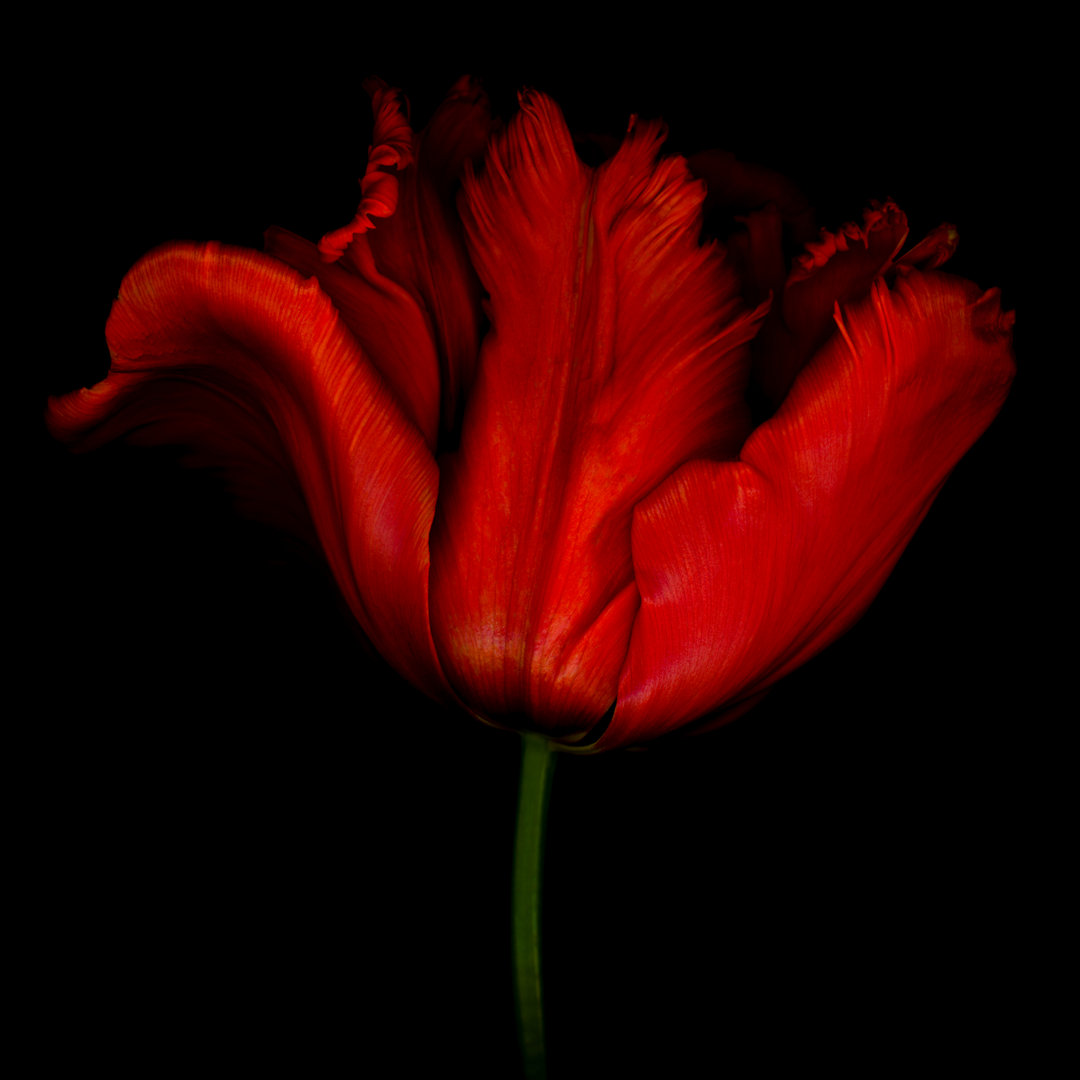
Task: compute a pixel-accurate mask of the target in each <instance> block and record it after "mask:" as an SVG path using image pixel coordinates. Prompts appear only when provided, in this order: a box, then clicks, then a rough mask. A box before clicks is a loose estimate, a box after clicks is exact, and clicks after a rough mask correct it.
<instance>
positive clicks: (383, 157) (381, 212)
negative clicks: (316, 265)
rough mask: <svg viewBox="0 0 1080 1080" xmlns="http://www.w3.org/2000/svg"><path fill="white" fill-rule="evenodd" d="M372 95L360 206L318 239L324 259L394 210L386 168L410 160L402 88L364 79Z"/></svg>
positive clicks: (394, 192) (394, 185)
mask: <svg viewBox="0 0 1080 1080" xmlns="http://www.w3.org/2000/svg"><path fill="white" fill-rule="evenodd" d="M363 85H364V89H365V90H366V91H367V92H368V93H369V94H370V95H371V109H372V112H373V113H374V115H375V130H374V134H373V136H372V144H371V148H370V149H369V151H368V160H367V167H366V168H365V170H364V175H363V176H362V177H361V178H360V192H361V198H360V205H359V206H358V207H357V208H356V214H355V216H354V217H353V219H352V221H350V222H349V223H348V225H343V226H342V227H341V228H340V229H334V230H333V231H332V232H328V233H327V234H326V235H325V236H324V237H323V238H322V239H321V240H320V241H319V255H320V257H321V258H322V260H323V262H336V261H337V260H338V259H340V258H341V256H342V255H344V254H345V251H346V249H347V248H348V246H349V244H351V243H352V241H353V239H354V237H356V236H357V235H358V234H360V233H365V232H367V231H368V230H369V229H374V228H375V222H374V221H372V218H388V217H390V216H391V215H392V214H393V213H394V211H395V210H396V209H397V204H398V194H399V185H398V180H397V177H396V176H394V175H393V173H391V172H388V171H387V170H389V169H393V170H395V171H400V170H401V169H405V168H407V167H408V166H409V165H411V164H412V163H413V130H412V126H411V125H410V123H409V102H408V99H407V98H406V97H405V95H404V94H403V93H402V92H401V90H399V89H397V87H393V86H388V85H387V84H386V83H385V82H383V80H382V79H376V78H371V79H365V80H364V84H363Z"/></svg>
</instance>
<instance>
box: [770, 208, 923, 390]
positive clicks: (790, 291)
mask: <svg viewBox="0 0 1080 1080" xmlns="http://www.w3.org/2000/svg"><path fill="white" fill-rule="evenodd" d="M907 234H908V225H907V218H906V216H905V215H904V213H903V211H902V210H901V209H900V207H898V206H897V205H896V204H895V203H893V202H886V203H883V204H873V205H871V207H870V208H869V209H868V210H867V211H866V212H865V214H864V215H863V223H862V224H861V225H857V224H855V223H854V222H849V223H848V224H847V225H844V226H843V227H842V228H840V229H838V230H837V231H836V232H835V233H831V232H827V231H825V230H822V232H821V236H820V238H819V239H818V240H817V241H815V242H813V243H810V244H807V245H806V251H805V252H804V253H803V254H802V255H800V256H799V257H798V258H797V259H796V260H795V265H794V266H793V267H792V270H791V273H790V274H789V275H788V278H787V281H786V283H785V284H784V285H783V287H782V289H781V291H780V293H779V294H778V296H777V298H776V301H775V302H774V304H773V310H772V312H771V313H770V317H769V318H768V319H767V320H766V322H765V325H764V326H763V327H762V329H761V334H760V336H759V337H758V340H757V341H756V342H755V343H754V366H755V370H756V372H757V376H758V379H759V380H760V383H761V386H762V388H763V389H764V391H765V393H766V395H767V396H768V397H769V399H770V400H771V401H773V402H774V403H777V402H779V401H781V400H782V399H783V397H784V394H786V393H787V391H788V388H789V387H790V386H791V383H792V381H793V380H794V378H795V376H796V375H797V374H798V373H799V372H800V371H801V370H802V368H803V367H804V365H805V364H806V363H807V361H809V359H810V357H811V356H813V355H814V353H815V352H816V351H817V350H818V349H819V348H820V347H821V346H822V345H823V344H824V343H825V340H826V339H827V338H828V337H829V335H830V334H831V333H832V332H833V309H834V307H835V305H836V304H837V303H840V304H847V303H850V302H851V301H853V300H856V299H858V298H860V297H863V296H865V295H866V294H867V292H869V290H870V283H871V282H872V281H873V280H874V278H875V277H876V276H877V275H878V274H881V273H884V272H885V270H887V269H888V268H889V267H890V266H892V264H893V260H894V259H895V257H896V255H897V254H898V252H899V251H900V249H901V248H902V247H903V244H904V241H905V239H906V238H907Z"/></svg>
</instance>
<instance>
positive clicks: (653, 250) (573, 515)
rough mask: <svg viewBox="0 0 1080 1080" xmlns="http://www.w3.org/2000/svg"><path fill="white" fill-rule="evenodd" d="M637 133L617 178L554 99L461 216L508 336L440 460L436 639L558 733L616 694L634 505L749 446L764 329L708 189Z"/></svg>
mask: <svg viewBox="0 0 1080 1080" xmlns="http://www.w3.org/2000/svg"><path fill="white" fill-rule="evenodd" d="M661 138H662V131H661V129H660V128H659V126H656V125H641V126H639V127H635V128H633V129H632V131H631V133H630V134H629V135H628V137H627V139H626V141H625V142H624V143H623V146H622V148H621V149H620V151H619V153H618V154H617V155H616V156H615V157H614V158H613V159H612V160H610V161H608V162H607V163H605V164H604V165H603V166H602V167H601V168H600V169H598V170H595V171H594V170H592V169H589V168H587V167H586V166H584V165H583V164H582V163H581V161H580V160H579V159H578V158H577V156H576V154H575V153H574V149H573V146H572V144H571V141H570V136H569V133H568V132H567V131H566V128H565V126H564V124H563V120H562V117H561V115H560V114H559V112H558V109H557V107H556V106H555V105H554V103H552V102H551V101H550V100H549V99H547V98H545V97H543V96H542V95H532V94H530V95H527V96H524V97H523V99H522V109H521V112H520V113H519V114H518V115H517V116H516V117H515V118H514V120H513V121H512V122H511V124H510V125H509V127H508V129H507V131H506V132H505V134H504V135H503V136H502V137H500V138H498V139H496V140H494V141H493V144H492V148H491V151H490V153H489V156H488V158H487V160H486V162H485V166H484V171H483V174H482V175H481V176H479V177H475V178H472V177H470V178H468V179H467V181H466V185H465V191H464V193H463V199H462V215H463V218H464V220H465V223H466V230H467V235H468V239H469V243H470V250H471V252H472V255H473V261H474V263H475V265H476V267H477V271H478V273H479V274H480V277H481V280H482V281H483V284H484V286H485V287H486V288H487V290H488V291H489V293H490V294H491V303H490V316H491V320H492V325H493V328H492V331H491V333H490V334H489V335H488V338H487V339H486V340H485V343H484V349H483V353H482V355H481V362H480V366H479V371H478V379H477V383H476V387H475V389H474V392H473V394H472V396H471V397H470V400H469V404H468V411H467V413H466V415H465V420H464V426H463V431H462V441H461V449H460V452H459V453H458V454H457V455H454V456H452V457H450V458H447V459H443V461H444V464H443V489H442V494H441V496H440V504H439V515H438V520H437V524H436V529H435V532H434V533H433V536H432V571H433V573H432V627H433V632H434V634H435V639H436V642H437V644H438V647H439V650H440V655H441V657H442V659H443V663H444V665H445V667H446V669H447V673H448V676H449V678H450V679H451V682H452V683H453V684H454V686H455V688H456V689H457V690H458V692H459V693H460V694H461V696H462V697H463V698H465V699H466V700H468V701H470V702H471V703H472V704H473V705H474V707H475V708H476V709H477V710H478V711H481V712H485V713H487V714H488V715H489V716H495V717H498V716H507V715H511V716H512V715H515V714H521V715H522V716H524V717H527V718H529V721H528V722H532V723H535V724H538V725H539V726H541V727H542V728H544V729H546V730H548V731H552V732H560V733H564V734H565V733H569V732H577V731H581V730H584V729H587V728H588V727H590V726H591V725H592V724H594V723H595V722H596V721H597V720H599V719H600V718H601V717H602V716H603V714H604V713H605V711H607V709H608V708H609V707H610V706H611V704H612V702H613V701H614V698H615V688H616V679H617V676H618V671H619V669H620V667H621V665H622V662H623V658H624V656H625V649H626V642H627V639H628V635H629V631H630V626H631V622H632V619H633V615H634V612H635V610H636V607H637V602H638V598H637V591H636V589H635V587H634V583H633V573H632V567H631V559H630V517H631V512H632V508H633V506H634V504H635V503H636V502H637V501H639V500H640V499H641V498H642V497H643V496H644V495H645V494H646V493H647V492H648V491H650V490H651V489H652V488H653V487H654V486H655V485H656V484H657V483H659V482H660V481H661V480H662V479H663V478H664V477H665V476H666V475H668V473H670V472H671V470H672V469H674V468H677V467H678V466H679V465H681V464H682V463H683V462H685V461H688V460H690V459H692V458H694V457H697V456H699V455H701V454H703V453H717V454H723V453H734V452H735V451H736V450H737V448H738V446H739V445H740V444H741V441H742V439H743V438H744V437H745V431H746V428H745V423H746V416H745V406H744V404H743V399H742V391H743V389H744V386H745V378H746V370H747V363H748V355H747V352H748V350H747V348H746V344H747V342H748V340H749V338H750V337H751V335H752V333H753V329H754V320H753V317H752V315H751V314H750V313H747V312H746V310H745V308H744V306H743V305H742V302H741V300H740V299H739V297H738V281H737V278H736V275H735V274H734V272H733V270H732V269H731V267H730V265H729V264H728V263H727V262H726V261H725V260H724V259H723V257H722V253H721V251H720V250H719V249H718V248H702V247H700V246H699V243H698V233H699V229H700V204H701V200H702V197H703V194H704V191H703V187H702V185H701V184H699V183H697V182H695V181H693V180H692V179H691V178H690V177H689V175H688V173H687V171H686V167H685V163H684V162H682V160H681V159H674V158H671V159H665V160H662V161H660V162H657V161H656V160H655V159H656V153H657V150H658V148H659V144H660V140H661Z"/></svg>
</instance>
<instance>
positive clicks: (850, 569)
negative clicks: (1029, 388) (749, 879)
mask: <svg viewBox="0 0 1080 1080" xmlns="http://www.w3.org/2000/svg"><path fill="white" fill-rule="evenodd" d="M837 322H838V332H837V333H836V334H835V335H834V336H833V337H832V338H831V339H830V340H829V342H828V343H827V344H826V345H825V346H824V348H823V349H822V350H821V351H820V352H819V353H818V355H817V356H816V357H815V358H814V360H813V361H812V362H811V364H810V365H809V366H808V367H807V368H806V369H805V370H804V371H803V373H802V374H801V375H800V377H799V378H798V379H797V381H796V383H795V385H794V387H793V388H792V391H791V393H790V395H789V396H788V398H787V399H786V401H785V402H784V404H783V406H782V408H781V409H780V411H779V412H778V413H777V414H776V416H775V417H774V418H773V419H772V420H771V421H769V422H768V423H766V424H765V425H763V426H762V427H761V428H759V429H758V430H757V431H755V433H754V434H753V435H752V436H751V438H750V439H749V440H748V441H747V443H746V446H745V448H744V450H743V452H742V454H741V460H740V461H738V462H730V463H724V464H719V463H711V462H704V461H699V462H693V463H691V464H689V465H687V466H686V467H685V468H683V469H682V470H680V471H679V472H678V473H676V474H675V475H674V476H673V477H672V478H671V479H670V480H669V481H668V482H667V483H666V484H664V485H663V486H662V487H661V488H659V489H658V490H657V491H656V492H655V493H654V494H653V495H652V496H651V497H650V498H648V499H647V500H645V502H643V503H642V505H641V506H640V507H639V508H638V510H637V512H636V513H635V515H634V526H633V552H634V567H635V572H636V575H637V583H638V588H639V589H640V591H641V597H642V605H641V610H640V613H639V615H638V618H637V620H636V622H635V625H634V633H633V637H632V639H631V643H630V650H629V654H628V657H627V663H626V667H625V669H624V670H623V672H622V677H621V679H620V684H619V701H618V706H617V708H616V711H615V715H614V718H613V720H612V722H611V724H610V726H609V728H608V729H607V731H606V732H605V734H604V736H603V737H602V739H601V740H600V743H599V746H600V747H602V748H608V747H612V746H620V745H626V744H629V743H634V742H639V741H642V740H644V739H647V738H652V737H654V736H656V735H658V734H661V733H663V732H665V731H670V730H672V729H674V728H676V727H678V726H680V725H681V724H683V723H684V722H686V721H688V720H692V719H694V718H695V717H697V716H701V715H703V714H706V713H708V712H710V711H711V710H713V709H716V708H718V707H720V706H722V705H729V706H730V705H737V704H738V703H739V702H740V701H742V700H744V699H745V698H747V697H749V696H750V695H752V694H754V693H757V692H760V691H761V690H762V689H763V688H764V687H765V686H767V685H768V684H769V683H771V682H773V681H775V680H776V679H778V678H780V677H781V676H782V675H784V674H786V673H787V672H788V671H790V670H792V669H793V668H794V667H796V666H797V665H799V664H801V663H803V662H804V661H805V660H806V659H808V658H809V657H810V656H811V655H813V654H814V653H815V652H817V651H818V650H820V649H821V648H822V647H823V646H825V645H826V644H828V643H829V642H830V641H832V640H833V639H834V638H836V637H837V636H838V635H839V634H840V633H842V632H843V631H844V630H846V629H847V628H848V627H849V626H850V625H851V624H852V622H854V621H855V619H857V618H858V616H859V615H860V614H861V613H862V612H863V610H864V609H865V608H866V606H867V604H868V603H869V602H870V600H871V599H872V598H873V596H874V595H875V594H876V593H877V591H878V589H879V588H880V587H881V585H882V583H883V582H884V580H885V578H886V576H887V575H888V573H889V571H890V569H891V568H892V566H893V564H894V563H895V562H896V559H897V558H898V557H899V555H900V553H901V551H903V549H904V547H905V545H906V544H907V542H908V540H909V539H910V537H911V535H912V533H913V532H914V531H915V528H916V527H917V525H918V524H919V522H920V521H921V520H922V518H923V516H924V514H925V513H926V511H927V509H928V508H929V506H930V504H931V502H932V501H933V499H934V496H935V495H936V494H937V492H938V490H939V489H940V487H941V485H942V483H943V482H944V481H945V478H946V477H947V476H948V474H949V471H950V470H951V469H952V467H953V466H954V465H955V464H956V462H957V461H958V460H959V458H960V457H961V456H962V455H963V454H964V452H965V451H966V450H967V449H968V447H969V446H970V445H971V444H972V443H973V442H974V441H975V439H976V438H978V436H979V435H980V433H981V432H982V431H983V430H984V429H985V428H986V426H987V425H988V424H989V423H990V421H991V419H992V418H993V417H994V415H995V414H996V413H997V411H998V409H999V408H1000V407H1001V404H1002V402H1003V401H1004V398H1005V394H1006V392H1007V390H1008V387H1009V383H1010V381H1011V378H1012V373H1013V363H1012V356H1011V332H1010V331H1011V326H1012V316H1011V314H1004V315H1003V314H1002V313H1001V310H1000V306H999V299H998V294H997V292H996V290H992V291H991V292H988V293H985V294H981V293H980V291H979V290H978V288H976V287H975V286H974V285H972V284H971V283H970V282H966V281H962V280H960V279H958V278H952V277H948V276H946V275H944V274H940V273H928V274H923V273H921V272H918V271H911V272H909V273H907V274H905V275H902V276H900V277H899V279H898V280H897V282H896V285H895V287H894V288H893V289H892V291H890V290H889V289H888V287H887V286H886V285H885V283H884V281H882V280H881V279H879V280H878V281H876V282H875V284H874V286H873V289H872V291H871V294H870V296H869V297H867V298H866V299H865V300H862V301H860V302H858V303H855V304H853V305H851V306H850V307H847V308H845V309H843V311H842V313H840V312H838V314H837Z"/></svg>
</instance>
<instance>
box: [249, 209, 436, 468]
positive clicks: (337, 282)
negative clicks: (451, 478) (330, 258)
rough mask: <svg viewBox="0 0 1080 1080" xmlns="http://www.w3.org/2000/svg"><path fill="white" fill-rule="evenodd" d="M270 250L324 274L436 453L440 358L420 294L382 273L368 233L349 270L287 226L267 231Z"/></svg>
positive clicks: (328, 289)
mask: <svg viewBox="0 0 1080 1080" xmlns="http://www.w3.org/2000/svg"><path fill="white" fill-rule="evenodd" d="M266 250H267V252H268V253H269V254H270V255H273V256H274V258H276V259H281V260H282V261H283V262H286V263H288V264H289V265H290V266H291V267H293V268H294V269H296V270H299V271H300V272H301V273H302V274H305V275H307V276H310V277H315V278H318V281H319V284H320V285H321V286H322V288H323V291H324V292H325V293H326V294H327V295H328V296H329V297H330V299H331V300H333V302H334V307H336V308H337V310H338V312H339V313H340V315H341V318H342V320H343V321H344V323H345V325H346V326H347V327H348V328H349V330H350V331H351V332H352V335H353V337H355V338H356V340H357V342H358V343H359V345H360V347H361V348H362V349H363V350H364V355H365V356H367V357H368V359H369V360H370V361H371V362H372V363H373V364H374V365H375V367H376V369H377V370H378V372H379V374H380V375H381V376H382V377H383V378H384V379H385V380H386V381H387V383H388V384H389V385H390V387H391V389H392V390H393V391H394V395H395V397H396V398H397V400H398V401H399V402H400V404H401V406H402V408H403V409H404V410H405V415H406V416H408V418H409V419H410V420H411V421H412V422H413V423H414V424H415V425H416V426H417V428H419V430H420V431H421V432H422V433H423V435H424V438H425V439H426V440H427V444H428V447H429V448H430V449H431V450H432V451H434V450H435V445H436V441H437V439H438V435H439V410H440V395H439V382H440V376H439V357H438V355H437V353H436V351H435V342H434V341H433V340H432V336H431V328H430V324H429V322H428V319H427V317H426V316H425V313H424V309H423V307H422V305H421V304H420V302H419V301H418V300H417V298H416V296H415V295H414V294H413V293H412V292H411V291H410V290H408V289H406V288H403V287H402V286H401V285H398V284H397V283H396V282H394V281H392V280H391V279H390V278H388V277H386V276H385V275H383V274H381V273H379V271H378V269H377V268H376V266H375V260H374V259H373V258H372V255H371V249H370V247H369V246H368V243H367V240H366V238H364V237H361V238H360V239H359V240H357V241H356V242H355V243H354V244H353V246H352V249H351V251H350V256H351V258H350V267H349V268H346V267H345V266H344V265H343V264H342V263H327V262H325V261H324V260H323V259H322V258H320V256H319V251H318V249H317V248H316V247H315V245H314V244H312V243H311V242H310V241H308V240H305V239H304V238H303V237H301V236H297V235H296V234H295V233H291V232H288V231H287V230H285V229H277V228H272V229H269V230H268V231H267V233H266Z"/></svg>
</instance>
